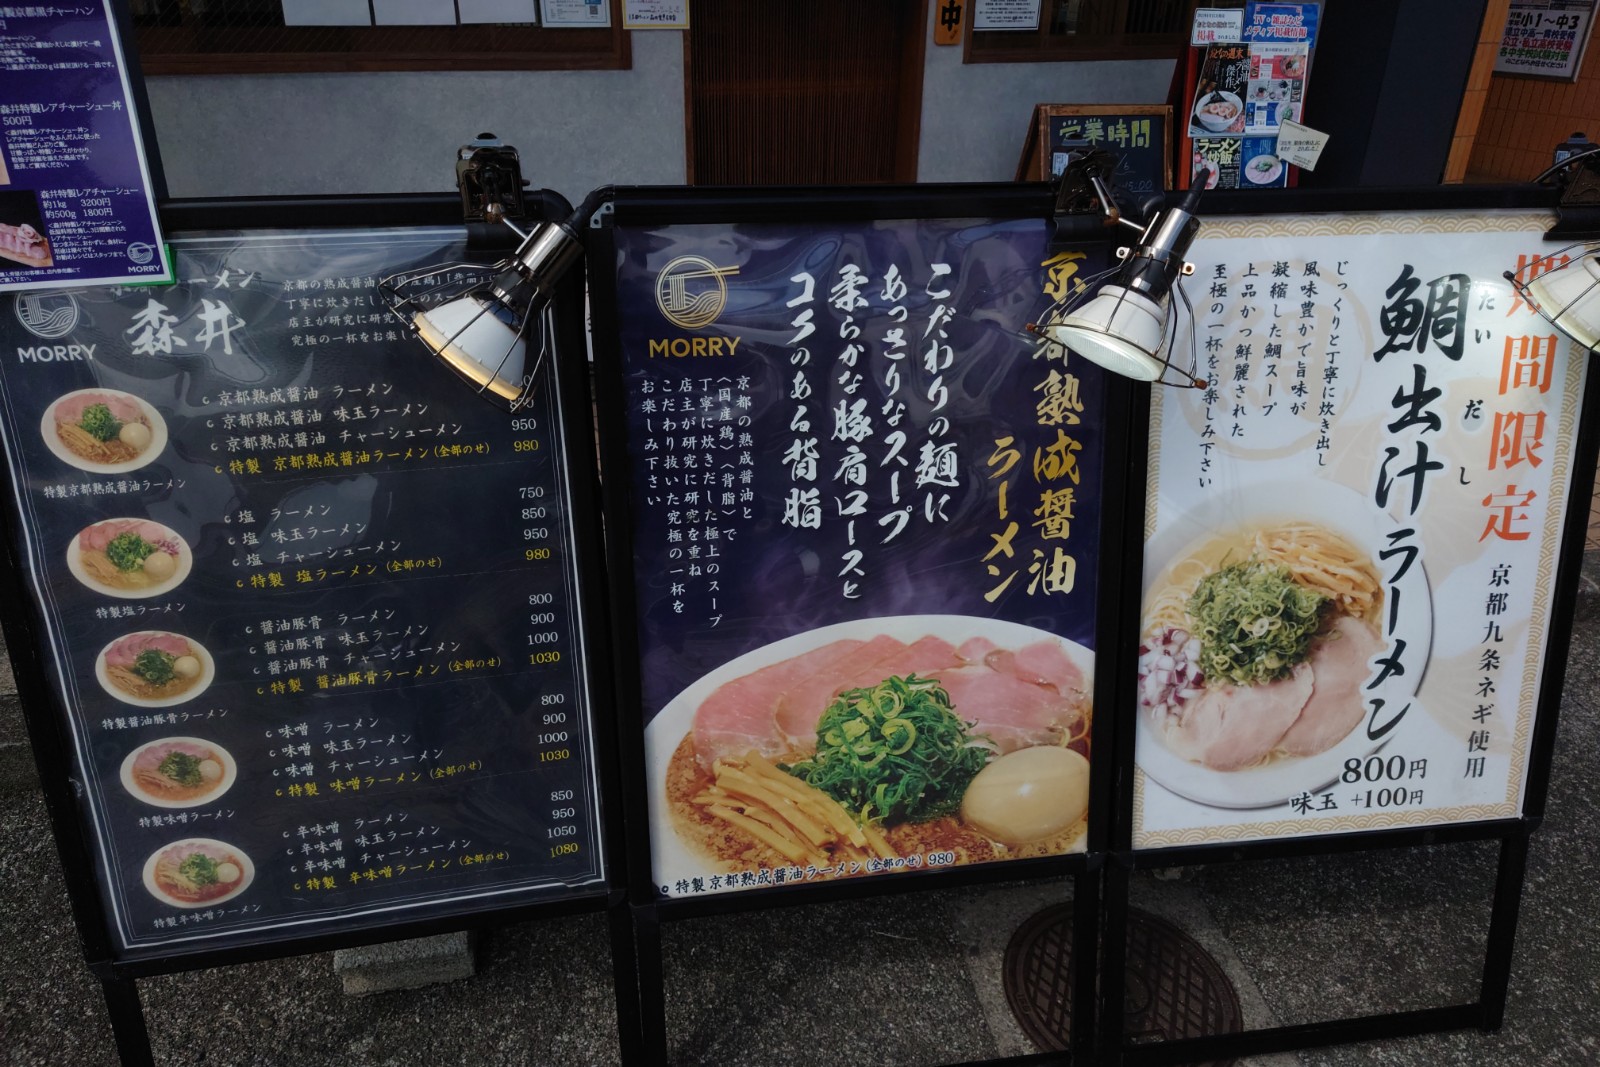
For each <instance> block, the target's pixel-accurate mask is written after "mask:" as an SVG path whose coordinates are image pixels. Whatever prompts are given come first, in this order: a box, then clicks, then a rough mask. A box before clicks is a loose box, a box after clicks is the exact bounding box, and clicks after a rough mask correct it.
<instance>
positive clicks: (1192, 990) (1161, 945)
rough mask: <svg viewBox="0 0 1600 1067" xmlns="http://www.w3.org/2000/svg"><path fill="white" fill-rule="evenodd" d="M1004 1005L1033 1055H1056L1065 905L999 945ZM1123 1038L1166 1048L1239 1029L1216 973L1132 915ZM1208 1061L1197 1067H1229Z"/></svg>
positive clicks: (1064, 1019) (1061, 1035) (1065, 962)
mask: <svg viewBox="0 0 1600 1067" xmlns="http://www.w3.org/2000/svg"><path fill="white" fill-rule="evenodd" d="M1003 974H1004V981H1005V990H1006V1000H1007V1001H1008V1002H1009V1003H1010V1005H1011V1013H1012V1014H1013V1015H1015V1016H1016V1019H1017V1023H1018V1025H1019V1026H1021V1027H1022V1032H1023V1033H1025V1034H1027V1035H1028V1039H1029V1040H1030V1041H1032V1042H1033V1043H1034V1044H1035V1045H1037V1046H1038V1047H1039V1048H1041V1049H1044V1050H1046V1051H1063V1050H1065V1049H1066V1048H1067V1034H1068V1031H1069V1028H1070V1026H1071V1022H1072V905H1071V904H1058V905H1056V906H1054V907H1050V908H1046V909H1045V910H1043V911H1041V912H1039V913H1038V914H1037V915H1034V916H1033V917H1032V918H1030V919H1028V921H1027V922H1025V923H1023V924H1022V925H1021V926H1020V927H1018V928H1017V932H1016V933H1014V934H1012V935H1011V943H1010V944H1008V945H1007V946H1006V956H1005V965H1004V972H1003ZM1126 997H1127V999H1126V1002H1125V1003H1126V1007H1127V1019H1126V1021H1125V1023H1124V1026H1125V1031H1126V1033H1127V1034H1128V1036H1129V1037H1130V1038H1131V1039H1132V1040H1133V1041H1135V1042H1141V1041H1174V1040H1177V1039H1179V1038H1185V1037H1202V1036H1204V1035H1206V1034H1228V1033H1235V1032H1237V1031H1238V1030H1240V1029H1241V1028H1242V1027H1243V1017H1242V1015H1241V1013H1240V1011H1239V995H1238V994H1237V993H1235V992H1234V989H1233V983H1232V982H1230V981H1228V976H1227V975H1225V974H1223V973H1222V968H1221V967H1219V966H1217V962H1216V961H1215V960H1213V959H1212V958H1211V956H1210V955H1209V954H1208V953H1207V952H1206V950H1205V949H1203V948H1201V947H1200V946H1199V945H1198V944H1196V943H1195V940H1194V939H1193V938H1191V937H1190V936H1189V935H1188V934H1186V933H1184V932H1183V931H1182V930H1180V929H1178V928H1177V927H1176V926H1173V925H1172V924H1171V923H1169V922H1167V921H1166V920H1164V919H1158V918H1156V917H1155V916H1154V915H1151V914H1149V913H1148V912H1143V911H1140V910H1138V909H1137V908H1134V909H1131V910H1130V911H1129V913H1128V975H1127V989H1126ZM1233 1063H1234V1061H1233V1060H1231V1059H1228V1060H1213V1061H1211V1063H1210V1064H1206V1065H1201V1067H1231V1065H1232V1064H1233Z"/></svg>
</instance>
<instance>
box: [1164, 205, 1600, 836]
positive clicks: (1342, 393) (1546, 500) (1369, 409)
mask: <svg viewBox="0 0 1600 1067" xmlns="http://www.w3.org/2000/svg"><path fill="white" fill-rule="evenodd" d="M1548 222H1549V219H1548V216H1547V215H1545V214H1543V213H1532V212H1528V213H1515V214H1512V213H1508V214H1497V215H1487V216H1486V215H1481V214H1473V215H1461V216H1457V215H1444V214H1435V215H1412V216H1359V215H1344V216H1289V217H1285V218H1278V219H1273V220H1270V221H1263V220H1259V219H1256V220H1248V219H1241V220H1238V221H1229V220H1224V221H1219V222H1214V223H1207V225H1206V226H1205V227H1204V228H1203V229H1202V231H1201V236H1200V239H1199V240H1198V241H1196V243H1195V244H1194V246H1193V248H1192V250H1191V253H1190V257H1189V258H1191V259H1192V260H1193V261H1194V262H1195V264H1196V272H1195V277H1196V278H1197V279H1199V280H1200V284H1201V285H1202V286H1204V289H1203V292H1204V294H1205V298H1204V299H1203V300H1198V301H1196V307H1197V312H1196V315H1197V317H1196V321H1195V327H1196V332H1197V340H1198V343H1199V345H1200V349H1201V352H1200V359H1201V363H1202V367H1201V370H1200V374H1201V375H1202V376H1204V377H1205V378H1206V379H1207V380H1208V381H1209V382H1210V383H1211V384H1210V385H1209V386H1208V387H1207V388H1206V389H1204V390H1195V391H1182V392H1178V391H1169V390H1157V391H1156V393H1155V395H1154V401H1153V402H1154V410H1153V416H1152V426H1151V431H1150V456H1151V474H1150V485H1149V497H1148V500H1149V512H1148V520H1147V523H1148V525H1147V528H1146V535H1147V538H1148V540H1147V542H1146V547H1145V582H1144V598H1143V605H1142V618H1141V642H1142V644H1141V648H1140V653H1141V655H1140V666H1139V688H1138V693H1139V699H1138V710H1137V716H1136V724H1137V731H1138V732H1137V746H1136V747H1137V757H1136V758H1137V763H1138V773H1137V776H1136V781H1135V791H1134V811H1133V829H1134V835H1133V842H1134V845H1135V847H1139V848H1154V847H1161V846H1170V845H1193V844H1205V843H1222V842H1234V841H1242V840H1248V839H1261V838H1278V837H1296V836H1307V835H1319V834H1336V833H1349V832H1353V831H1362V830H1375V829H1383V828H1389V827H1398V826H1422V825H1432V824H1442V823H1463V822H1477V821H1484V820H1490V819H1504V818H1514V817H1516V816H1518V815H1519V814H1520V813H1521V811H1522V801H1523V794H1524V790H1525V787H1526V784H1527V778H1528V764H1529V759H1530V743H1531V737H1532V732H1533V722H1534V714H1535V711H1536V708H1537V705H1538V698H1539V694H1540V690H1541V686H1542V685H1543V683H1544V679H1543V678H1542V677H1541V673H1542V668H1543V663H1544V655H1545V651H1546V643H1547V635H1548V632H1549V627H1550V625H1551V612H1552V597H1553V595H1554V589H1553V581H1552V575H1553V574H1554V566H1555V556H1556V552H1557V550H1558V547H1559V540H1560V532H1561V529H1562V524H1563V521H1564V516H1565V513H1566V510H1567V508H1568V506H1569V493H1570V488H1571V487H1570V486H1569V484H1568V482H1569V474H1570V470H1571V463H1572V459H1573V450H1574V447H1575V440H1576V435H1577V425H1578V414H1579V412H1578V408H1579V404H1580V400H1581V395H1582V392H1583V388H1582V386H1583V379H1584V374H1585V370H1586V362H1585V361H1584V360H1583V359H1581V358H1577V356H1576V355H1575V353H1574V351H1573V350H1572V348H1571V346H1570V345H1569V344H1568V343H1567V342H1566V341H1565V340H1564V339H1562V338H1561V337H1560V336H1558V335H1557V334H1556V333H1555V331H1554V330H1553V329H1552V328H1551V327H1550V326H1549V324H1548V323H1547V322H1546V321H1545V320H1543V319H1542V318H1540V317H1539V316H1538V315H1536V314H1535V313H1534V312H1533V311H1531V310H1530V309H1529V308H1528V307H1527V305H1526V304H1524V303H1522V302H1521V301H1520V300H1518V299H1517V298H1516V296H1515V295H1514V294H1513V292H1512V291H1511V289H1510V287H1509V286H1508V285H1507V284H1506V283H1505V282H1504V281H1502V280H1501V274H1502V272H1503V271H1505V270H1506V269H1508V268H1515V269H1521V268H1523V267H1525V266H1526V265H1527V263H1528V262H1531V261H1532V260H1533V259H1535V258H1536V257H1538V256H1540V255H1544V254H1546V252H1547V250H1546V249H1545V248H1544V247H1543V245H1542V241H1541V238H1542V235H1543V231H1544V230H1545V229H1546V227H1547V226H1548ZM1563 265H1564V263H1563Z"/></svg>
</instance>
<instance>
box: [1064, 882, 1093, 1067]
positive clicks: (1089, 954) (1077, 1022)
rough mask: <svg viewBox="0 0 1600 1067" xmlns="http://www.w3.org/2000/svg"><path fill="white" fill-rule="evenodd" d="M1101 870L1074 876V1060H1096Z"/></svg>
mask: <svg viewBox="0 0 1600 1067" xmlns="http://www.w3.org/2000/svg"><path fill="white" fill-rule="evenodd" d="M1099 971H1100V872H1099V871H1084V872H1083V873H1081V874H1079V875H1076V876H1075V877H1074V878H1073V880H1072V1033H1071V1034H1070V1035H1068V1036H1069V1041H1070V1045H1069V1049H1070V1051H1071V1052H1072V1062H1073V1063H1081V1064H1088V1063H1093V1062H1094V1053H1095V1034H1096V1032H1097V1031H1098V1029H1099V1026H1098V1023H1099V1020H1098V1019H1097V1018H1096V1017H1095V1013H1096V1009H1097V1007H1098V1005H1099V1000H1100V997H1099V989H1098V987H1097V984H1096V982H1097V976H1098V974H1099Z"/></svg>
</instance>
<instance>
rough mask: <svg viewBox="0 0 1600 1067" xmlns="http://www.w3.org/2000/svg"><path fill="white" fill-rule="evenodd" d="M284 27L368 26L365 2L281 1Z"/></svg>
mask: <svg viewBox="0 0 1600 1067" xmlns="http://www.w3.org/2000/svg"><path fill="white" fill-rule="evenodd" d="M283 24H284V25H285V26H370V25H372V9H371V8H369V7H367V0H283Z"/></svg>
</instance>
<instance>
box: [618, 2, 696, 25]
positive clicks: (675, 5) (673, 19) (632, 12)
mask: <svg viewBox="0 0 1600 1067" xmlns="http://www.w3.org/2000/svg"><path fill="white" fill-rule="evenodd" d="M622 25H623V26H625V27H627V28H628V29H630V30H686V29H688V28H689V0H624V2H623V6H622Z"/></svg>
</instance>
